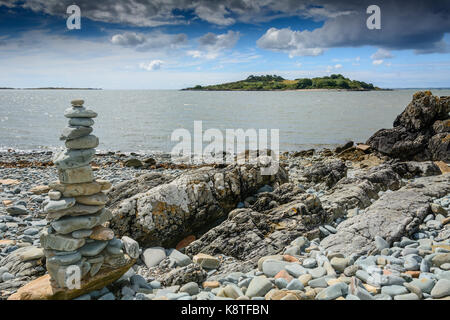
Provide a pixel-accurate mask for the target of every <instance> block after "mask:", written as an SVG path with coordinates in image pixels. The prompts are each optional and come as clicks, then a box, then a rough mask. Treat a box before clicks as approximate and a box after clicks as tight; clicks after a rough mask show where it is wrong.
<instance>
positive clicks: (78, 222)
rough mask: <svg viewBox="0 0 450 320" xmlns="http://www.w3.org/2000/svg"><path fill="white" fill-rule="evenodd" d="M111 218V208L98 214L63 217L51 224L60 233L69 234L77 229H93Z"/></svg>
mask: <svg viewBox="0 0 450 320" xmlns="http://www.w3.org/2000/svg"><path fill="white" fill-rule="evenodd" d="M110 218H111V212H110V211H109V210H102V211H100V212H99V213H97V214H93V215H83V216H78V217H70V216H68V217H63V218H61V219H59V220H56V221H53V222H52V223H51V224H50V225H51V226H52V228H53V229H55V231H56V232H58V233H60V234H69V233H71V232H73V231H76V230H85V229H92V228H93V227H95V226H97V225H100V224H102V223H104V222H106V221H108V220H109V219H110Z"/></svg>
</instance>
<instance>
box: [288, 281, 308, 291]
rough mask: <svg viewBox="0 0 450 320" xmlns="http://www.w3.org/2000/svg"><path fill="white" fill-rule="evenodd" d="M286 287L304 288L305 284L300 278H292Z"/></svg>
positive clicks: (290, 288)
mask: <svg viewBox="0 0 450 320" xmlns="http://www.w3.org/2000/svg"><path fill="white" fill-rule="evenodd" d="M286 289H288V290H303V289H304V286H303V283H302V282H301V281H300V280H298V279H292V280H291V282H289V283H288V285H287V286H286Z"/></svg>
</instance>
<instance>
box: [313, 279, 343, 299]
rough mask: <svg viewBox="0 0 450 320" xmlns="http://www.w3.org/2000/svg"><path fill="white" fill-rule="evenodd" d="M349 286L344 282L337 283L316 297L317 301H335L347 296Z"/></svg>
mask: <svg viewBox="0 0 450 320" xmlns="http://www.w3.org/2000/svg"><path fill="white" fill-rule="evenodd" d="M346 291H347V285H346V284H345V283H343V282H341V283H336V284H334V285H332V286H330V287H328V288H326V289H324V290H322V291H320V292H319V294H318V295H317V296H316V300H334V299H336V298H339V297H341V296H343V295H344V294H345V292H346Z"/></svg>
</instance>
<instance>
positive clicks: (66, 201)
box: [44, 198, 76, 213]
mask: <svg viewBox="0 0 450 320" xmlns="http://www.w3.org/2000/svg"><path fill="white" fill-rule="evenodd" d="M75 204H76V201H75V198H61V199H59V200H50V201H49V202H48V204H47V205H46V206H45V207H44V211H45V212H47V213H48V212H57V211H60V210H64V209H68V208H71V207H73V206H74V205H75Z"/></svg>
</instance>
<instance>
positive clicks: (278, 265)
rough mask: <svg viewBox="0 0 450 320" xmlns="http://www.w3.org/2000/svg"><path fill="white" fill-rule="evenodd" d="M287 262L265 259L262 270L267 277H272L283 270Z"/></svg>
mask: <svg viewBox="0 0 450 320" xmlns="http://www.w3.org/2000/svg"><path fill="white" fill-rule="evenodd" d="M288 264H289V262H286V261H278V260H266V261H264V262H263V264H262V271H263V272H264V274H265V275H266V276H268V277H274V276H275V275H276V274H277V273H278V272H280V271H281V270H284V268H285V267H286V266H287V265H288Z"/></svg>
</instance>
